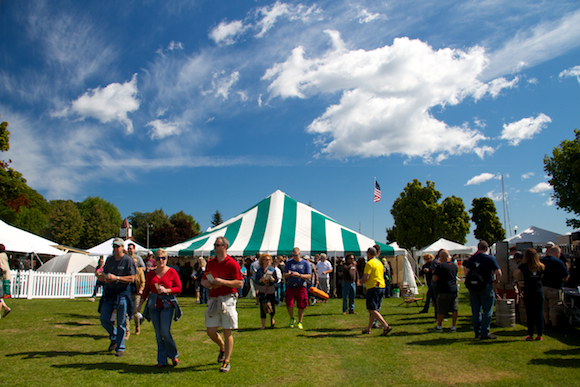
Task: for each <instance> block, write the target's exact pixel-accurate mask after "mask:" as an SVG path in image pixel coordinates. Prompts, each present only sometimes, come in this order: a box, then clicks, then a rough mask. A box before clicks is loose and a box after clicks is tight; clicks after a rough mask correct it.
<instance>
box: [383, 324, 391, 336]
mask: <svg viewBox="0 0 580 387" xmlns="http://www.w3.org/2000/svg"><path fill="white" fill-rule="evenodd" d="M392 330H393V327H392V326H390V325H389V326H387V327H386V328H385V329H383V333H381V336H386V335H388V334H389V332H390V331H392Z"/></svg>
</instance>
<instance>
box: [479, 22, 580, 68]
mask: <svg viewBox="0 0 580 387" xmlns="http://www.w3.org/2000/svg"><path fill="white" fill-rule="evenodd" d="M578 25H580V11H576V12H572V13H569V14H567V15H565V16H564V17H562V18H561V19H560V20H557V21H550V22H544V23H541V24H539V25H537V26H535V27H534V28H533V29H532V30H531V31H519V32H518V33H517V34H516V36H515V37H514V38H513V39H511V40H510V41H508V42H507V43H506V44H505V45H504V46H503V47H502V48H501V49H499V50H497V51H495V52H493V53H492V54H491V61H490V66H489V67H488V68H487V69H486V71H485V73H484V74H483V75H482V79H491V78H495V77H497V76H500V75H503V74H509V73H513V72H517V71H520V70H521V69H523V68H525V67H532V66H534V65H537V64H539V63H542V62H545V61H547V60H550V59H553V58H556V57H558V56H560V55H561V54H563V53H565V52H568V51H570V50H572V49H574V48H576V47H578V46H580V28H578Z"/></svg>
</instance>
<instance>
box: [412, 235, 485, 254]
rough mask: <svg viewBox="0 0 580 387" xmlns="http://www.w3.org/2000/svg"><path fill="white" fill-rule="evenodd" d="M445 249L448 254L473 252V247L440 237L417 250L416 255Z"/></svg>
mask: <svg viewBox="0 0 580 387" xmlns="http://www.w3.org/2000/svg"><path fill="white" fill-rule="evenodd" d="M441 249H445V250H447V251H448V252H449V254H451V255H453V254H468V255H470V254H473V253H474V249H473V247H470V246H464V245H462V244H460V243H457V242H453V241H450V240H449V239H445V238H441V239H439V240H438V241H437V242H433V243H432V244H430V245H429V246H427V247H424V248H422V249H421V250H419V251H417V256H421V255H423V254H427V253H429V254H433V255H435V254H437V253H438V252H439V250H441Z"/></svg>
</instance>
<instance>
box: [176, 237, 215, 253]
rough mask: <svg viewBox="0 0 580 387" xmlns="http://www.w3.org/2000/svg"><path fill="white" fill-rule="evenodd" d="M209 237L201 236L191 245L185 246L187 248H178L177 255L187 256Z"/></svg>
mask: <svg viewBox="0 0 580 387" xmlns="http://www.w3.org/2000/svg"><path fill="white" fill-rule="evenodd" d="M208 239H209V237H207V238H202V239H200V240H198V241H196V242H194V243H192V244H191V245H189V246H187V248H185V249H183V250H179V256H181V257H187V256H190V255H193V252H194V251H195V250H196V249H198V248H200V247H201V246H203V245H204V244H205V242H207V240H208Z"/></svg>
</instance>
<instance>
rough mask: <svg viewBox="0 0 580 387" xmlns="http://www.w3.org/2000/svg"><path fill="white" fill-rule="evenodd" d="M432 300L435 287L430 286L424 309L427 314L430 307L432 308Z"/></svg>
mask: <svg viewBox="0 0 580 387" xmlns="http://www.w3.org/2000/svg"><path fill="white" fill-rule="evenodd" d="M432 299H433V287H432V286H431V285H429V287H428V290H427V296H426V297H425V306H424V307H423V310H424V311H425V313H426V312H428V311H429V306H431V300H432Z"/></svg>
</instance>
